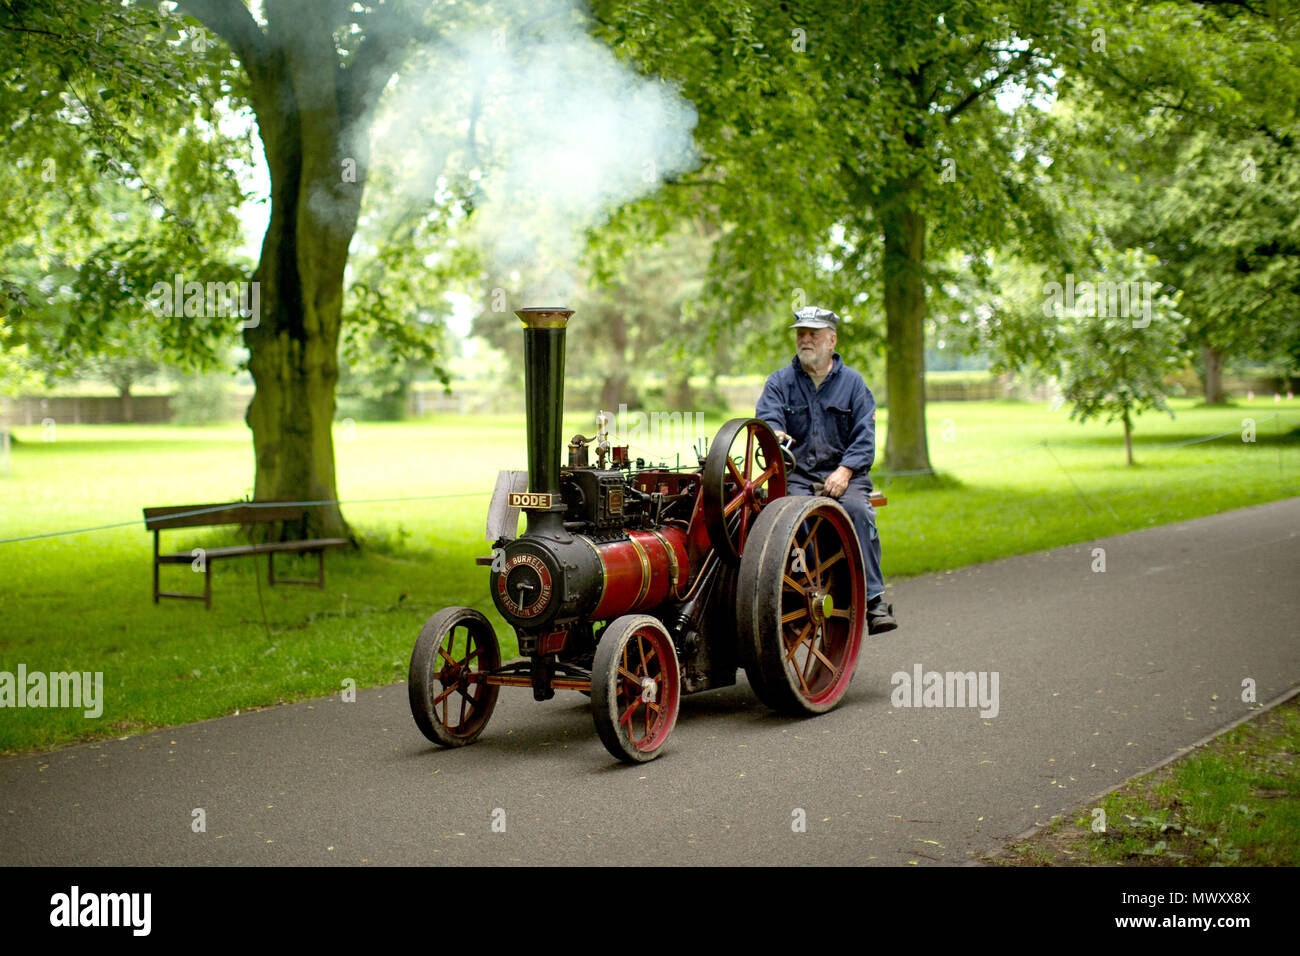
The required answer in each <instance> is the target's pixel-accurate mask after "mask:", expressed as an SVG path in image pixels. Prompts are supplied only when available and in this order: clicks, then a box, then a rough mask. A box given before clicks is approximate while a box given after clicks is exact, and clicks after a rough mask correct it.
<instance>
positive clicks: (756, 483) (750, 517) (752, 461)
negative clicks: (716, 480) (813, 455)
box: [722, 421, 785, 554]
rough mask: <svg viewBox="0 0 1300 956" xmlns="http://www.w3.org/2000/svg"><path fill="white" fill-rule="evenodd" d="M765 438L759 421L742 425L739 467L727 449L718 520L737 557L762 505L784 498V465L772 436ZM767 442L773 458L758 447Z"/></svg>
mask: <svg viewBox="0 0 1300 956" xmlns="http://www.w3.org/2000/svg"><path fill="white" fill-rule="evenodd" d="M760 429H761V430H762V431H760ZM769 435H770V432H768V430H767V428H766V426H764V425H763V424H762V423H760V422H756V421H751V422H749V423H748V424H747V425H746V426H745V455H744V457H743V458H742V459H741V463H740V466H737V465H736V462H735V460H734V459H733V458H732V457H731V455H730V449H728V455H727V474H726V476H725V478H724V484H723V488H724V491H723V498H724V504H723V506H722V519H723V521H724V522H726V527H727V532H728V537H729V538H730V539H731V540H732V541H733V542H734V544H735V551H736V553H737V554H740V553H741V552H743V551H744V549H745V540H746V539H747V538H748V537H749V528H750V525H752V524H753V523H754V519H755V518H756V517H757V516H758V513H759V512H760V511H762V510H763V505H765V504H766V503H767V502H768V501H771V500H772V499H773V498H780V497H782V496H784V495H785V465H784V462H783V461H782V459H781V455H780V447H779V446H775V438H774V437H773V438H771V439H770V442H769ZM739 438H740V435H739V434H737V435H736V438H735V439H733V440H732V445H733V447H734V445H735V441H736V440H737V439H739ZM769 443H771V444H773V445H774V446H775V448H776V453H775V455H773V454H772V449H764V448H763V447H762V446H763V445H765V444H769ZM759 454H762V455H763V463H762V464H760V463H759V461H758V460H757V459H758V455H759Z"/></svg>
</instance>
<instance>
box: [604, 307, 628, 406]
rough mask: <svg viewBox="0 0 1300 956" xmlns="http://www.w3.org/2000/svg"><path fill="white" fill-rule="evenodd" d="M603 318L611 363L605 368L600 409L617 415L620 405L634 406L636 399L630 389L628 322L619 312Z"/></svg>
mask: <svg viewBox="0 0 1300 956" xmlns="http://www.w3.org/2000/svg"><path fill="white" fill-rule="evenodd" d="M601 318H602V319H603V320H604V321H603V322H601V323H600V325H601V326H602V327H603V330H604V332H605V334H606V335H607V336H608V337H609V361H608V363H607V365H606V366H605V381H604V382H603V383H602V385H601V388H600V407H601V409H602V410H604V411H607V412H613V413H614V414H616V415H617V414H618V406H619V403H620V402H625V403H627V404H628V405H632V404H634V401H633V399H634V397H635V396H633V395H632V394H631V389H630V388H629V387H628V383H629V381H630V378H631V376H630V375H629V374H628V369H627V344H628V333H627V320H626V319H624V318H623V313H621V312H618V311H610V312H609V313H608V314H607V315H605V316H602V317H601Z"/></svg>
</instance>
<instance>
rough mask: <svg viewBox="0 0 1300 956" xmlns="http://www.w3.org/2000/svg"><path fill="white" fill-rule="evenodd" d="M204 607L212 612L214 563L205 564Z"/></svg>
mask: <svg viewBox="0 0 1300 956" xmlns="http://www.w3.org/2000/svg"><path fill="white" fill-rule="evenodd" d="M203 606H204V607H205V608H207V609H208V610H209V611H211V610H212V562H211V561H208V562H205V565H204V568H203Z"/></svg>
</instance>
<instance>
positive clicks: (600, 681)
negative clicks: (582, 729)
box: [591, 614, 681, 763]
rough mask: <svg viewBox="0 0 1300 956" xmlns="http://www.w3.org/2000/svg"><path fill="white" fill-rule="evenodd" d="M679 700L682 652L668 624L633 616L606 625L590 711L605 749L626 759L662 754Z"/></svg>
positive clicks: (593, 671) (598, 649) (594, 669)
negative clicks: (668, 628)
mask: <svg viewBox="0 0 1300 956" xmlns="http://www.w3.org/2000/svg"><path fill="white" fill-rule="evenodd" d="M680 703H681V675H680V671H679V670H678V666H677V651H676V649H675V648H674V647H673V642H672V639H671V638H669V636H668V632H667V631H666V630H665V629H664V626H663V625H662V624H660V623H659V621H657V620H656V619H655V618H653V617H650V616H649V615H648V614H628V615H625V616H623V617H620V618H618V619H617V620H616V621H614V622H613V623H612V624H610V625H609V627H607V628H605V630H604V631H603V632H602V633H601V635H600V643H599V644H597V645H596V660H595V663H594V664H593V666H592V669H591V714H592V717H593V718H594V720H595V723H596V733H597V734H599V735H600V742H601V743H603V744H604V745H605V749H606V750H608V751H609V752H610V753H611V754H613V755H614V756H615V757H617V758H618V759H619V760H623V761H626V762H627V763H644V762H645V761H647V760H653V759H654V758H655V757H658V756H659V754H660V753H661V752H662V750H663V746H664V742H665V741H666V740H667V739H668V735H669V734H670V733H672V729H673V727H674V726H675V725H676V724H677V708H678V706H679V705H680Z"/></svg>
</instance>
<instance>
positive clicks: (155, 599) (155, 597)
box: [153, 560, 158, 604]
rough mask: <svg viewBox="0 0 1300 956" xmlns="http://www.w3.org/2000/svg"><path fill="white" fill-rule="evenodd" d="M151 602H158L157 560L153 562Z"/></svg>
mask: <svg viewBox="0 0 1300 956" xmlns="http://www.w3.org/2000/svg"><path fill="white" fill-rule="evenodd" d="M153 603H154V604H157V603H158V562H157V560H155V561H154V563H153Z"/></svg>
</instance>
